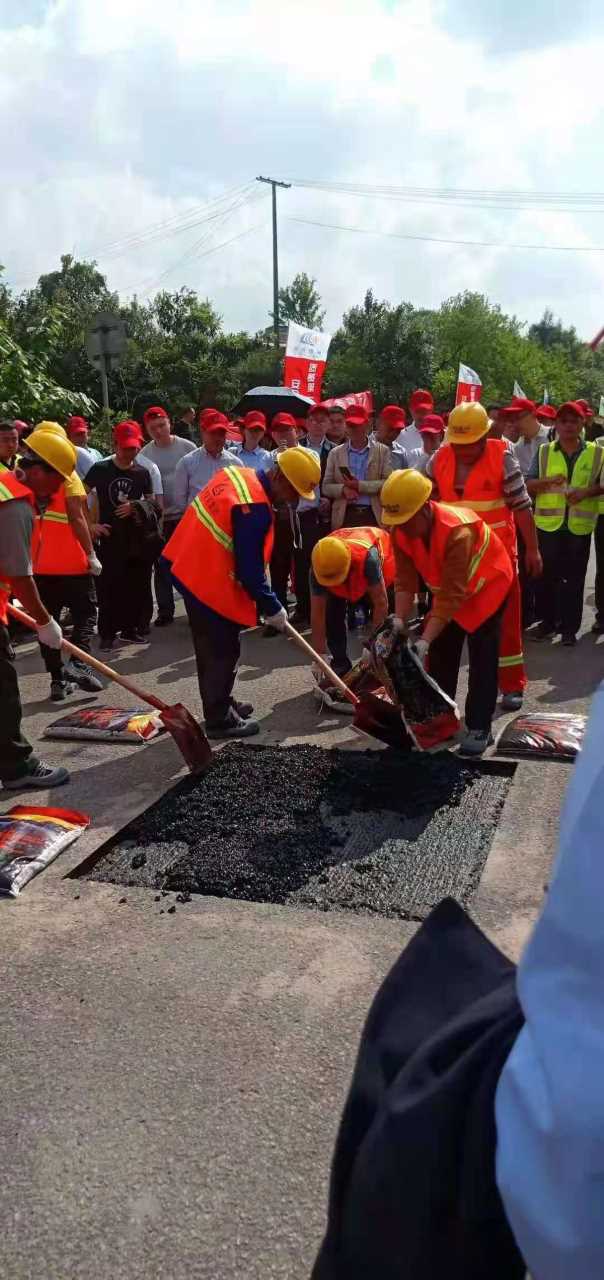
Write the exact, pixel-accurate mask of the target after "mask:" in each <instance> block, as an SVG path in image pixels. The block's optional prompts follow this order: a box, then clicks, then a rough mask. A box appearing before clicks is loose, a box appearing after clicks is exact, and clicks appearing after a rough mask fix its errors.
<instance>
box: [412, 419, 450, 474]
mask: <svg viewBox="0 0 604 1280" xmlns="http://www.w3.org/2000/svg"><path fill="white" fill-rule="evenodd" d="M418 430H419V433H420V437H421V442H422V447H421V449H414V450H413V452H412V453H411V454H408V455H407V457H408V462H409V466H410V467H413V470H414V471H421V473H422V475H423V476H425V474H426V467H427V465H428V463H429V461H430V458H431V457H432V454H433V453H436V450H437V449H439V448H440V446H441V444H442V442H443V437H444V434H445V423H444V419H443V418H441V416H440V414H439V413H427V414H426V416H425V418H424V420H423V422H422V424H421V426H420V427H419V428H418Z"/></svg>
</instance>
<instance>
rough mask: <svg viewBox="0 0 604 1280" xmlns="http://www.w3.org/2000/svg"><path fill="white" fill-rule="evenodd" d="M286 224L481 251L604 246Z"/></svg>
mask: <svg viewBox="0 0 604 1280" xmlns="http://www.w3.org/2000/svg"><path fill="white" fill-rule="evenodd" d="M288 222H303V223H304V224H305V225H306V226H308V227H324V228H325V229H327V230H329V231H354V232H356V233H358V234H359V235H364V236H389V237H391V238H392V239H394V240H422V241H425V242H426V243H427V244H455V245H467V246H468V247H470V248H474V247H475V248H481V249H531V250H534V249H538V250H540V251H543V250H544V251H546V252H550V251H551V252H555V253H604V245H577V244H508V243H506V241H505V240H450V239H446V238H445V237H444V236H416V235H411V234H407V233H403V232H401V231H377V230H375V228H373V227H342V226H340V225H339V224H337V223H334V222H315V221H314V220H313V219H311V218H288Z"/></svg>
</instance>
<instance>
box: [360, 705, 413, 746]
mask: <svg viewBox="0 0 604 1280" xmlns="http://www.w3.org/2000/svg"><path fill="white" fill-rule="evenodd" d="M352 723H353V725H354V727H355V729H359V730H360V732H361V733H368V734H369V735H370V736H371V737H372V738H377V739H378V740H379V741H380V742H384V743H385V745H386V746H387V747H397V748H398V750H399V751H412V750H413V741H412V739H411V738H410V736H409V734H408V733H407V730H406V729H405V726H404V724H403V721H402V719H401V712H400V707H395V706H394V705H393V703H391V702H386V701H385V700H384V699H383V698H377V697H376V696H375V694H371V693H365V694H363V697H362V698H360V699H359V701H358V703H357V706H356V709H355V713H354V720H353V722H352Z"/></svg>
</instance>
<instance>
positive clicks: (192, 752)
mask: <svg viewBox="0 0 604 1280" xmlns="http://www.w3.org/2000/svg"><path fill="white" fill-rule="evenodd" d="M159 715H160V719H161V720H162V721H163V723H164V724H165V726H166V729H167V730H168V733H171V734H172V737H173V738H174V741H175V743H176V745H177V747H178V749H179V751H180V752H181V754H182V755H183V756H184V759H185V761H186V763H187V764H188V766H189V769H190V770H191V773H201V772H202V771H203V770H204V769H207V767H208V765H209V763H210V761H211V759H212V748H211V746H210V744H209V742H208V739H207V738H206V735H205V733H204V731H203V729H202V728H201V725H199V724H198V723H197V721H196V720H195V719H194V718H193V716H192V715H191V712H190V711H187V708H186V707H183V705H182V702H175V703H174V704H173V706H171V707H164V708H163V710H162V711H160V713H159Z"/></svg>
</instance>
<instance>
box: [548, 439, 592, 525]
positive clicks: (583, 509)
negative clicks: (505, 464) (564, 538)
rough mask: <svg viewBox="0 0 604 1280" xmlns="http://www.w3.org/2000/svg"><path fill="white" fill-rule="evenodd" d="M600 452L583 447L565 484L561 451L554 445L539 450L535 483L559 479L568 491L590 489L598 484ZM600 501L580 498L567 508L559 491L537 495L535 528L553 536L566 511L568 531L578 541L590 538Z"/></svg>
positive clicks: (563, 496) (564, 469) (565, 474)
mask: <svg viewBox="0 0 604 1280" xmlns="http://www.w3.org/2000/svg"><path fill="white" fill-rule="evenodd" d="M603 457H604V449H603V448H602V446H601V445H596V444H586V446H585V448H584V449H583V450H582V451H581V453H580V454H579V457H578V458H577V460H576V462H575V464H574V466H573V470H572V475H571V477H570V481H568V466H567V463H566V460H565V458H564V456H563V455H562V451H561V450H560V449H559V448H556V447H555V445H554V443H551V444H542V445H540V447H539V479H540V480H546V479H548V478H549V477H553V476H563V477H564V480H565V482H568V483H569V487H570V488H571V489H586V488H591V486H592V485H595V484H596V483H597V481H598V478H599V475H600V471H601V469H602V459H603ZM600 505H601V504H600V499H599V498H598V497H594V498H584V499H583V501H582V502H579V503H577V505H576V506H572V507H569V506H568V503H567V501H566V494H565V493H564V492H563V491H562V489H557V490H556V489H554V490H552V492H551V493H538V494H537V497H536V502H535V524H536V525H537V528H538V529H541V530H542V531H543V532H544V533H556V531H557V530H558V529H560V528H561V527H562V525H563V523H564V519H565V516H566V512H567V510H568V528H569V531H570V533H574V534H576V535H577V536H578V537H580V536H582V535H587V534H590V533H591V532H592V530H593V528H594V526H595V523H596V519H597V516H598V511H599V509H600Z"/></svg>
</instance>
